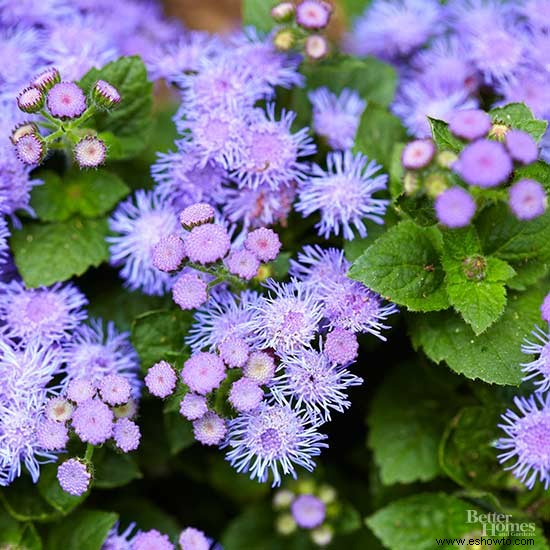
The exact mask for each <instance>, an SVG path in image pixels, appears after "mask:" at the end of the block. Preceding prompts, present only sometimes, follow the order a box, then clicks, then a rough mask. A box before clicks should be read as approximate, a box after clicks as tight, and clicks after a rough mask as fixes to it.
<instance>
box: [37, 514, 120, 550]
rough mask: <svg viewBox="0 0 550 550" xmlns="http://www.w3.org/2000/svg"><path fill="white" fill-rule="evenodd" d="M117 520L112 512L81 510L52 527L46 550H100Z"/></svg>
mask: <svg viewBox="0 0 550 550" xmlns="http://www.w3.org/2000/svg"><path fill="white" fill-rule="evenodd" d="M117 519H118V516H117V515H116V514H114V513H112V512H101V511H99V510H81V511H79V512H77V513H76V514H72V515H70V516H69V517H67V518H65V519H64V520H63V521H61V522H59V523H56V524H55V525H54V526H53V528H52V529H51V530H50V531H49V534H48V540H47V543H46V550H59V549H60V548H67V549H69V548H70V549H73V548H74V549H75V550H76V549H77V548H78V550H100V548H101V547H102V545H103V543H104V541H105V539H106V538H107V534H108V533H109V531H110V530H111V528H112V527H113V525H114V524H115V522H116V520H117Z"/></svg>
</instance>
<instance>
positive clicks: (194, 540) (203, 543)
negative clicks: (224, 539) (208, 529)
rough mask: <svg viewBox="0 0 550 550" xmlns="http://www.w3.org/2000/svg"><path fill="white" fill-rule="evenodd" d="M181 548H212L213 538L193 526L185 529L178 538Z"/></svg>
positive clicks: (198, 549) (183, 549) (208, 549)
mask: <svg viewBox="0 0 550 550" xmlns="http://www.w3.org/2000/svg"><path fill="white" fill-rule="evenodd" d="M178 542H179V545H180V546H181V550H210V546H211V544H212V540H211V539H209V538H208V537H207V536H206V535H205V534H204V533H203V532H202V531H199V530H198V529H195V528H193V527H187V528H186V529H184V530H183V531H182V532H181V533H180V536H179V538H178Z"/></svg>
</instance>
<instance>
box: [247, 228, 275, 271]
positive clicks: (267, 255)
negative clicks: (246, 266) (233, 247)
mask: <svg viewBox="0 0 550 550" xmlns="http://www.w3.org/2000/svg"><path fill="white" fill-rule="evenodd" d="M244 246H245V248H247V249H248V250H250V252H252V253H253V254H254V255H255V256H256V257H257V258H258V260H260V261H261V262H270V261H273V260H275V258H277V256H278V255H279V251H280V250H281V246H282V245H281V241H280V240H279V236H278V235H277V233H275V231H273V230H272V229H268V228H267V227H260V228H259V229H256V230H254V231H252V232H250V233H249V234H248V235H247V236H246V240H245V241H244Z"/></svg>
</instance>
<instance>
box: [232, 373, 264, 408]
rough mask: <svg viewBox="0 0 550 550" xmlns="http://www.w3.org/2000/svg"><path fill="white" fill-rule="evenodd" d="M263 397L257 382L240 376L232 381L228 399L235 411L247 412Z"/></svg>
mask: <svg viewBox="0 0 550 550" xmlns="http://www.w3.org/2000/svg"><path fill="white" fill-rule="evenodd" d="M263 397H264V392H263V390H262V388H260V386H259V385H258V383H257V382H255V381H254V380H251V379H250V378H241V379H240V380H237V381H236V382H233V384H232V386H231V389H230V390H229V397H228V401H229V403H231V405H232V406H233V408H234V409H235V410H236V411H238V412H247V411H251V410H252V409H255V408H256V407H257V406H258V405H259V404H260V403H261V401H262V399H263Z"/></svg>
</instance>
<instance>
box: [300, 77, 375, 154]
mask: <svg viewBox="0 0 550 550" xmlns="http://www.w3.org/2000/svg"><path fill="white" fill-rule="evenodd" d="M308 97H309V100H310V102H311V104H312V106H313V129H314V130H315V132H316V133H317V134H319V135H320V136H323V137H324V138H325V139H326V140H327V142H328V144H329V145H330V147H332V148H333V149H342V150H344V149H351V148H352V147H353V143H354V141H355V134H356V133H357V128H358V127H359V121H360V119H361V115H362V114H363V111H364V110H365V107H366V106H367V102H366V101H364V100H362V99H361V97H360V96H359V94H358V93H357V92H356V91H355V90H350V89H349V88H344V89H343V90H342V92H341V93H340V95H339V96H337V95H335V94H333V93H331V92H330V91H329V89H328V88H326V87H323V88H318V89H316V90H313V91H311V92H309V94H308Z"/></svg>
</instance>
